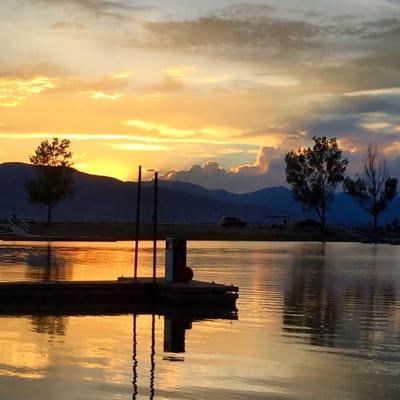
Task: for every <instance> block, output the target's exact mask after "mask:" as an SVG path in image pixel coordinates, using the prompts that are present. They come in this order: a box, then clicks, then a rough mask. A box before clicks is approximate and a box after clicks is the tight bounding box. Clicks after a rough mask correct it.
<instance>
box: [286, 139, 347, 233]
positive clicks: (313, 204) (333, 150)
mask: <svg viewBox="0 0 400 400" xmlns="http://www.w3.org/2000/svg"><path fill="white" fill-rule="evenodd" d="M313 141H314V146H313V147H312V148H310V147H308V148H299V149H298V150H292V151H290V152H289V153H288V154H287V155H286V157H285V161H286V169H285V170H286V180H287V182H288V183H289V184H290V185H291V187H292V193H293V197H294V198H295V200H297V201H299V202H300V203H301V204H302V206H303V210H304V211H311V210H315V211H316V212H317V214H318V217H319V218H320V221H321V229H322V230H323V231H324V230H325V226H326V210H327V207H328V204H329V202H330V201H332V199H333V193H334V191H335V188H336V186H337V185H338V184H339V183H340V182H343V179H344V172H345V170H346V167H347V164H348V161H347V160H346V159H342V150H340V148H339V147H338V144H337V141H336V138H332V139H328V138H326V137H325V136H323V137H318V136H314V137H313Z"/></svg>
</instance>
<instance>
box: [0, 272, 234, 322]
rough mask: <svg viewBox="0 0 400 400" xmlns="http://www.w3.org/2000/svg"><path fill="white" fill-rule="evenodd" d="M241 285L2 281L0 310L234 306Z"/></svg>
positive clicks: (163, 311)
mask: <svg viewBox="0 0 400 400" xmlns="http://www.w3.org/2000/svg"><path fill="white" fill-rule="evenodd" d="M238 292H239V288H238V287H236V286H233V285H231V286H228V285H222V284H217V283H207V282H200V281H192V282H190V283H187V284H185V283H176V282H168V281H166V280H165V279H164V278H158V279H157V280H156V282H155V283H154V282H153V279H152V278H138V279H136V280H134V279H132V278H119V279H118V280H116V281H46V282H0V314H3V315H4V314H7V313H13V314H16V313H17V314H28V313H31V312H39V311H42V312H46V311H48V312H53V313H54V312H63V310H69V311H71V312H74V313H78V314H79V313H80V312H81V313H83V314H84V313H87V312H89V311H91V312H99V313H102V312H104V313H110V312H111V313H112V312H139V313H140V312H143V313H153V312H154V313H158V314H167V313H171V312H175V311H177V312H190V313H193V311H194V310H196V312H197V313H198V314H199V315H201V314H202V313H205V314H207V315H211V314H212V313H213V311H215V312H216V313H218V314H220V313H221V312H228V313H229V312H232V311H235V310H236V300H237V298H238Z"/></svg>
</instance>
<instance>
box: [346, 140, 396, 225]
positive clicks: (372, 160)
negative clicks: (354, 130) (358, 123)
mask: <svg viewBox="0 0 400 400" xmlns="http://www.w3.org/2000/svg"><path fill="white" fill-rule="evenodd" d="M343 187H344V191H345V192H346V193H348V194H349V195H350V196H352V197H353V198H354V199H356V200H357V201H358V202H359V203H360V205H361V207H362V208H363V209H364V210H365V211H366V212H367V213H368V214H370V215H371V216H372V221H373V228H374V230H376V229H377V227H378V215H379V214H380V213H381V212H382V211H384V210H385V209H386V208H387V206H388V204H389V202H390V201H392V200H393V198H394V197H395V196H396V191H397V179H396V178H391V177H389V170H388V168H387V166H386V162H385V161H384V160H379V159H378V147H377V146H376V145H372V144H370V145H369V146H368V149H367V157H366V159H365V162H364V167H363V171H362V173H361V174H356V176H355V178H354V179H351V178H349V177H347V178H346V179H345V181H344V185H343Z"/></svg>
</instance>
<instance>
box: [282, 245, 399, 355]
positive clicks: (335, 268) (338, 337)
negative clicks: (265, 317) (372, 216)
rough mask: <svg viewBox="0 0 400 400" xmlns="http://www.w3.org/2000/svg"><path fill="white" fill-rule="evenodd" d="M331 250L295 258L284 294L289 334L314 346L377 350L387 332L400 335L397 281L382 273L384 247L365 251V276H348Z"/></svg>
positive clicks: (315, 248)
mask: <svg viewBox="0 0 400 400" xmlns="http://www.w3.org/2000/svg"><path fill="white" fill-rule="evenodd" d="M326 246H327V245H326V244H324V243H315V244H313V245H310V246H306V247H304V246H303V247H301V248H300V249H298V253H297V255H296V257H294V258H293V265H292V267H291V269H290V276H289V279H288V282H287V284H286V286H285V292H284V310H283V331H284V332H285V334H286V335H287V336H288V337H294V338H296V339H298V340H302V341H307V342H308V343H309V344H311V345H314V346H323V347H344V348H346V347H347V348H354V346H355V345H356V346H358V347H364V348H365V347H368V348H372V347H374V346H375V345H376V344H377V343H379V342H382V340H383V337H384V336H385V332H386V331H393V330H394V331H397V332H399V330H398V327H396V326H395V321H396V315H397V312H398V310H397V307H396V306H397V294H396V282H393V281H392V280H391V279H390V277H388V276H386V275H385V274H382V271H379V268H380V265H379V261H380V257H381V256H380V255H379V254H378V247H377V246H370V247H369V248H366V249H365V250H367V251H368V258H367V260H368V262H367V265H366V266H365V265H364V268H363V271H362V273H361V274H360V273H357V271H353V273H351V274H348V273H347V274H343V273H342V271H341V270H340V269H341V268H343V266H340V265H335V262H334V260H335V257H336V256H337V254H335V253H334V252H332V251H328V252H327V249H326ZM378 271H379V272H380V273H378ZM377 332H380V333H381V334H380V335H377Z"/></svg>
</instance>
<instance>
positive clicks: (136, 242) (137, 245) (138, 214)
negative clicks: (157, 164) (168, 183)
mask: <svg viewBox="0 0 400 400" xmlns="http://www.w3.org/2000/svg"><path fill="white" fill-rule="evenodd" d="M141 191H142V166H141V165H139V173H138V181H137V200H136V234H135V267H134V270H133V278H134V279H137V268H138V253H139V223H140V197H141Z"/></svg>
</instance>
